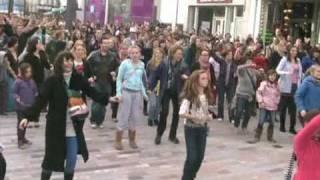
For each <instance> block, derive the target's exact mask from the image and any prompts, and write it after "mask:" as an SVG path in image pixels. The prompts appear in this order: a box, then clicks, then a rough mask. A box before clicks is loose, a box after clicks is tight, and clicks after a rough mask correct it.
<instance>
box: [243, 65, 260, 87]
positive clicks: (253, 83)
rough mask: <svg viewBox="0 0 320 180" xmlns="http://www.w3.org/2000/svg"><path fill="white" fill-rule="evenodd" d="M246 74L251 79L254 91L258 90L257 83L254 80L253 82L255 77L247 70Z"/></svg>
mask: <svg viewBox="0 0 320 180" xmlns="http://www.w3.org/2000/svg"><path fill="white" fill-rule="evenodd" d="M245 72H246V73H247V75H248V77H249V79H250V82H251V85H252V87H253V90H256V89H257V87H256V83H255V82H254V80H253V77H252V76H251V75H250V73H249V71H248V70H247V69H246V71H245Z"/></svg>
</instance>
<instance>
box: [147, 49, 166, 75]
mask: <svg viewBox="0 0 320 180" xmlns="http://www.w3.org/2000/svg"><path fill="white" fill-rule="evenodd" d="M158 52H160V53H161V58H157V56H156V54H157V53H158ZM163 56H164V52H163V50H162V49H161V48H155V49H153V54H152V58H151V60H150V62H149V67H150V68H151V69H152V70H154V69H156V68H157V67H158V66H159V65H160V64H161V62H162V60H163Z"/></svg>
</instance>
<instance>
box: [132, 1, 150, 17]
mask: <svg viewBox="0 0 320 180" xmlns="http://www.w3.org/2000/svg"><path fill="white" fill-rule="evenodd" d="M153 11H154V0H132V2H131V18H132V21H134V22H138V23H143V22H144V21H152V20H153Z"/></svg>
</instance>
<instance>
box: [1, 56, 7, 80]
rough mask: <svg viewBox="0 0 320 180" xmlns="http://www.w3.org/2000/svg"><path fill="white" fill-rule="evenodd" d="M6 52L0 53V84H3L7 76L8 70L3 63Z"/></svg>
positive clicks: (5, 63)
mask: <svg viewBox="0 0 320 180" xmlns="http://www.w3.org/2000/svg"><path fill="white" fill-rule="evenodd" d="M5 54H6V52H5V51H0V84H4V83H5V82H6V80H7V76H8V72H7V70H8V68H7V66H8V65H7V62H5V61H4V56H5Z"/></svg>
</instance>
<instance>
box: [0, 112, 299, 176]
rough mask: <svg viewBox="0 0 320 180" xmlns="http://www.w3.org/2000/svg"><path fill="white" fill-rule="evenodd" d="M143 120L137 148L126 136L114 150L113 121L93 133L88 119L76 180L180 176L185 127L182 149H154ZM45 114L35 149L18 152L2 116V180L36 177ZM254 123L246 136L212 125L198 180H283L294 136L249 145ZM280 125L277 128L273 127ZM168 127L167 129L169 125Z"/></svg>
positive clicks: (12, 123) (12, 122)
mask: <svg viewBox="0 0 320 180" xmlns="http://www.w3.org/2000/svg"><path fill="white" fill-rule="evenodd" d="M146 122H147V120H146V118H145V119H143V120H141V122H140V123H139V126H138V141H137V142H138V145H139V147H140V148H139V150H136V151H135V150H131V149H130V148H129V146H128V139H127V137H126V138H125V139H124V145H125V150H124V151H121V152H118V151H116V150H114V149H113V141H114V133H115V123H113V122H111V116H110V110H109V109H108V113H107V120H106V121H105V128H104V129H97V130H93V129H91V128H90V127H89V124H88V121H87V124H86V126H85V130H84V131H85V134H86V139H87V143H88V149H89V151H90V159H89V161H88V163H86V164H85V163H83V161H82V158H81V157H78V162H77V167H76V176H75V179H76V180H178V179H180V178H181V174H182V169H183V163H184V159H185V155H186V154H185V141H184V135H183V126H182V123H180V127H179V130H178V137H179V139H180V141H181V143H180V145H174V144H172V143H170V142H168V140H167V137H168V135H167V134H165V136H164V137H163V138H162V144H161V145H160V146H156V145H154V143H153V141H154V137H155V133H156V129H155V127H148V126H147V125H146ZM44 123H45V121H44V114H42V116H41V127H40V129H34V128H33V129H28V131H27V137H28V138H29V139H30V140H31V141H32V142H33V145H32V146H31V147H30V148H29V149H26V150H19V149H18V148H17V140H16V130H15V127H16V116H15V114H14V113H11V114H10V115H9V116H7V117H4V116H1V117H0V143H2V144H3V145H4V146H5V151H4V155H5V157H6V159H7V164H8V169H7V176H6V180H37V179H40V170H41V169H40V166H41V161H42V158H43V153H44ZM255 126H256V120H255V119H251V121H250V133H249V134H248V135H239V134H237V133H236V131H235V129H234V128H232V127H231V126H230V124H229V123H228V122H226V121H225V122H217V121H213V122H210V127H211V129H210V134H209V137H208V143H207V149H206V155H205V160H204V162H203V164H202V167H201V169H200V171H199V173H198V177H197V179H198V180H281V179H283V177H284V176H283V174H284V172H285V169H286V167H287V164H288V159H289V157H290V154H291V152H292V148H291V147H292V138H293V137H292V136H291V135H288V134H280V133H279V131H278V127H277V129H276V131H275V132H276V137H275V138H276V140H277V141H278V143H279V144H281V145H282V146H283V148H274V147H273V145H271V144H269V143H268V142H266V138H265V134H264V135H263V136H264V137H263V139H262V142H261V143H259V144H258V145H252V144H248V143H247V142H246V141H248V140H251V139H252V138H253V129H254V127H255ZM277 126H278V124H277ZM167 127H170V126H169V125H168V126H167ZM52 179H53V180H61V179H63V174H62V173H54V174H53V177H52Z"/></svg>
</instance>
